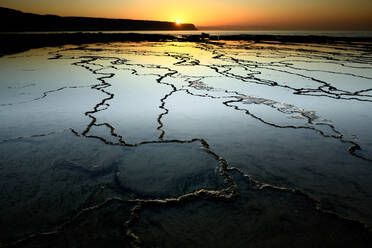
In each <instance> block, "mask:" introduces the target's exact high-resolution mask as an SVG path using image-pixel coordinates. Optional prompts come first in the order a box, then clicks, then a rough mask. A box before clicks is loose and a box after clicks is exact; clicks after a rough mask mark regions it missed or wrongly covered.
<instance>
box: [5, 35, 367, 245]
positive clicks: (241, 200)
mask: <svg viewBox="0 0 372 248" xmlns="http://www.w3.org/2000/svg"><path fill="white" fill-rule="evenodd" d="M0 73H1V79H0V96H1V97H0V118H1V122H0V130H1V131H0V142H1V143H0V154H1V155H0V158H1V159H0V170H1V173H0V176H1V180H0V182H1V183H0V184H1V188H2V190H1V192H0V194H1V199H2V200H1V203H2V204H1V207H0V216H2V221H1V226H2V229H4V230H5V231H4V232H2V233H1V236H0V238H1V240H2V242H3V243H5V244H10V243H13V242H16V245H19V246H24V247H40V246H41V247H44V246H45V247H50V246H51V244H53V246H55V247H59V246H61V247H66V246H69V247H73V246H84V247H85V246H87V247H88V246H97V247H99V246H100V244H102V243H105V242H108V243H110V244H111V245H112V247H116V246H122V245H123V244H124V245H128V246H133V247H134V246H136V245H142V246H144V247H151V246H153V245H154V244H156V245H157V246H162V247H163V246H164V247H171V246H172V244H174V242H176V241H179V240H180V239H182V240H183V241H182V246H184V247H190V245H191V244H193V243H196V244H199V243H200V242H202V241H201V240H204V239H207V240H208V245H210V246H211V245H216V244H219V245H220V246H222V247H223V246H226V245H227V244H232V243H233V242H234V241H233V240H235V242H236V246H243V245H248V244H249V243H250V242H252V240H254V242H253V243H254V244H256V245H257V246H259V245H262V246H263V247H270V246H271V245H272V244H273V243H274V242H277V243H281V244H288V243H291V240H292V241H293V240H294V241H295V242H294V243H295V244H297V245H301V246H303V245H304V246H306V245H309V246H312V245H313V246H314V245H317V244H320V243H322V242H323V241H326V243H328V242H330V243H329V244H330V245H333V244H339V243H340V242H341V243H340V244H345V243H348V242H350V243H353V244H354V245H355V244H365V243H366V242H370V239H369V238H368V235H367V233H366V230H365V229H364V227H363V225H361V224H358V222H354V221H349V220H348V219H355V220H358V221H359V222H362V223H365V224H369V225H371V224H372V216H371V214H370V207H371V205H372V201H371V199H372V198H371V196H372V185H371V183H370V182H371V178H372V170H371V159H372V134H371V132H370V127H371V125H372V116H371V113H370V111H368V110H369V109H370V105H371V104H372V87H371V84H370V83H371V80H372V55H371V53H370V50H369V45H368V44H363V43H360V44H334V45H327V46H326V45H316V44H313V45H308V44H280V43H257V44H253V43H246V42H228V43H223V42H216V43H186V42H184V43H177V42H168V43H149V42H143V43H112V44H94V45H87V46H80V47H75V46H66V47H63V48H44V49H37V50H32V51H29V52H25V53H22V54H16V55H12V56H6V57H2V58H0ZM278 206H280V207H278ZM284 209H285V211H284ZM221 213H226V215H222V214H221ZM252 213H254V214H252ZM105 216H106V217H105ZM185 216H186V217H185ZM311 216H316V217H314V218H313V219H312V217H311ZM117 218H121V221H118V220H117ZM172 220H176V221H174V222H172ZM252 221H253V222H254V223H251V222H252ZM195 223H199V224H195ZM242 223H250V225H249V226H250V227H248V226H246V224H245V227H244V228H241V229H239V228H238V229H237V228H232V226H234V225H237V226H241V225H242ZM100 225H103V226H105V228H104V231H103V232H101V230H102V228H101V227H100ZM88 226H89V227H88ZM217 226H218V228H217V229H216V227H217ZM251 226H253V227H251ZM335 226H342V228H340V229H339V232H338V233H337V235H336V236H337V239H327V238H326V237H325V236H324V233H326V234H329V233H328V232H330V230H332V229H333V228H334V227H335ZM123 228H124V230H123ZM282 228H284V229H282ZM278 229H280V230H287V231H285V232H284V231H283V232H281V233H279V234H278V233H277V230H278ZM309 229H311V230H312V231H311V233H312V239H311V241H309V240H308V238H306V237H305V235H304V234H305V233H307V232H308V230H309ZM191 230H192V231H191ZM208 230H215V232H214V231H211V232H210V231H208ZM294 230H297V231H298V233H300V235H299V236H293V235H290V234H289V233H291V232H294ZM225 232H227V233H229V234H228V236H226V237H225V238H224V241H221V242H217V241H216V240H214V239H212V238H211V236H216V235H217V236H220V235H221V233H225ZM169 233H171V234H172V235H169ZM185 233H190V235H191V236H190V235H189V236H188V235H185ZM197 233H200V235H199V236H198V235H197ZM274 233H277V236H276V237H275V239H271V240H269V241H267V242H264V241H263V240H267V239H268V237H269V238H271V237H273V234H274ZM345 234H348V235H345ZM167 235H168V236H169V238H166V236H167ZM247 235H248V236H249V237H250V238H249V239H246V237H247ZM17 240H18V241H17ZM62 240H67V241H62ZM356 240H359V241H358V242H362V243H355V241H356ZM66 242H67V243H66ZM216 242H217V243H216ZM222 244H224V245H222Z"/></svg>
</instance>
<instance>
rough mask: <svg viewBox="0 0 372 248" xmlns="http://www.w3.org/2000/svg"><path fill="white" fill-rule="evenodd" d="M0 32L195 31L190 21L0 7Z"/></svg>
mask: <svg viewBox="0 0 372 248" xmlns="http://www.w3.org/2000/svg"><path fill="white" fill-rule="evenodd" d="M0 22H1V25H0V32H25V31H125V30H128V31H130V30H197V29H196V28H195V26H194V25H193V24H176V23H174V22H160V21H139V20H130V19H108V18H91V17H61V16H56V15H38V14H31V13H23V12H21V11H17V10H13V9H8V8H2V7H0Z"/></svg>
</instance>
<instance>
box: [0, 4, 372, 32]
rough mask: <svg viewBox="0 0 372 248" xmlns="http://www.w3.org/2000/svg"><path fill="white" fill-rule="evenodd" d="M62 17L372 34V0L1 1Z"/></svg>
mask: <svg viewBox="0 0 372 248" xmlns="http://www.w3.org/2000/svg"><path fill="white" fill-rule="evenodd" d="M0 6H2V7H8V8H14V9H18V10H21V11H25V12H33V13H40V14H47V13H48V14H57V15H62V16H92V17H108V18H131V19H145V20H165V21H176V20H180V21H182V22H189V23H194V24H195V25H197V26H242V27H243V26H245V27H254V26H258V27H264V28H275V29H372V0H308V1H306V0H302V1H301V0H158V1H152V0H2V1H1V2H0Z"/></svg>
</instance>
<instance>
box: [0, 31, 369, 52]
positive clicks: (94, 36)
mask: <svg viewBox="0 0 372 248" xmlns="http://www.w3.org/2000/svg"><path fill="white" fill-rule="evenodd" d="M135 41H137V42H141V41H149V42H167V41H178V42H212V41H253V42H281V43H309V44H311V43H319V44H335V43H341V42H342V43H352V42H367V43H369V42H372V37H333V36H320V35H309V36H304V35H250V34H249V35H248V34H237V35H235V34H234V35H209V34H208V33H201V34H200V35H194V34H192V35H170V34H143V33H136V32H135V31H134V32H133V33H83V32H77V33H52V34H51V33H46V34H40V33H36V34H32V33H31V34H30V33H25V34H22V33H21V34H20V33H15V34H9V33H0V57H1V56H4V55H9V54H14V53H19V52H24V51H27V50H30V49H34V48H42V47H56V46H63V45H82V44H93V43H109V42H135ZM371 50H372V48H371Z"/></svg>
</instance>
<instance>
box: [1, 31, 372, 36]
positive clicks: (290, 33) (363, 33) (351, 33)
mask: <svg viewBox="0 0 372 248" xmlns="http://www.w3.org/2000/svg"><path fill="white" fill-rule="evenodd" d="M80 32H83V33H104V34H110V33H115V34H116V33H118V34H127V33H140V34H163V35H175V36H180V35H200V34H201V33H208V34H210V35H220V36H224V35H284V36H287V35H288V36H309V35H316V36H328V37H372V31H368V30H361V31H354V30H340V31H335V30H313V31H309V30H204V29H200V30H191V31H190V30H175V31H85V30H82V31H80ZM4 33H5V34H58V33H76V31H57V32H56V31H54V32H3V34H4Z"/></svg>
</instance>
